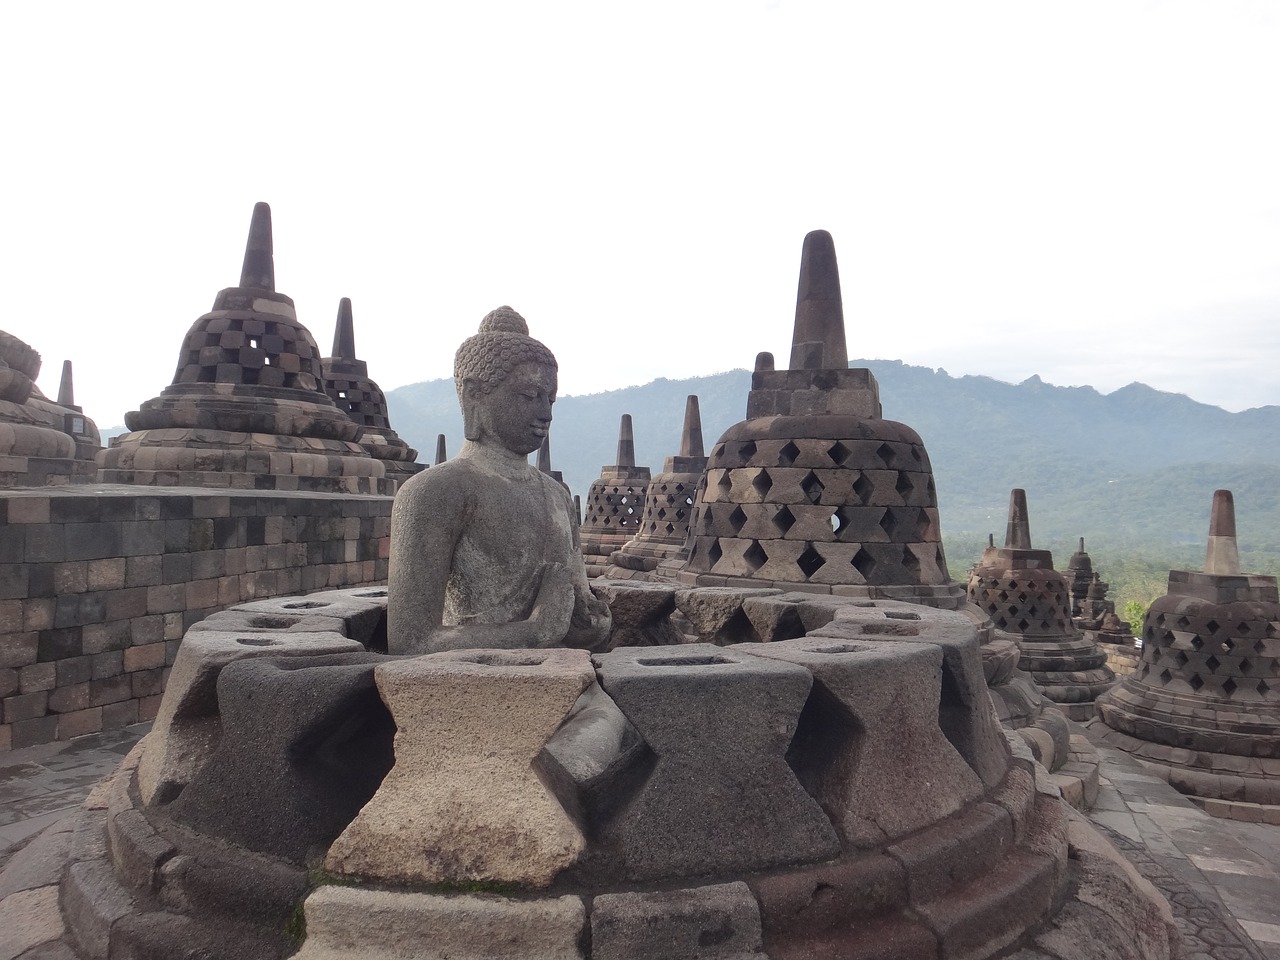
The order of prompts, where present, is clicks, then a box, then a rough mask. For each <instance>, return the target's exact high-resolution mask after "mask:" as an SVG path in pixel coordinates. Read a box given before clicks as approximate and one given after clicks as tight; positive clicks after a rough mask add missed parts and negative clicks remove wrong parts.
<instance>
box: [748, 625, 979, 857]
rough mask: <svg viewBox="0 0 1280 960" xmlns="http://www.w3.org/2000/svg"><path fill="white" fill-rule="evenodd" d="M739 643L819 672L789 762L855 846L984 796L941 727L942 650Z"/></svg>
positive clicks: (893, 835)
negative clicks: (939, 714) (939, 718)
mask: <svg viewBox="0 0 1280 960" xmlns="http://www.w3.org/2000/svg"><path fill="white" fill-rule="evenodd" d="M731 649H733V650H736V651H739V652H741V653H744V654H747V655H749V656H759V657H767V658H770V659H776V660H782V661H786V662H789V663H794V664H797V665H798V666H801V667H804V668H805V669H806V670H808V671H809V672H810V673H811V674H813V678H814V685H813V690H812V692H811V693H810V694H809V699H808V701H807V702H806V704H805V708H804V712H803V713H801V715H800V721H799V725H798V728H797V730H796V734H795V737H794V738H793V739H792V741H791V745H790V747H789V748H788V751H787V759H788V762H789V763H790V764H791V767H792V769H794V770H795V771H796V774H797V776H798V777H799V778H800V782H801V783H802V784H803V785H804V787H805V790H806V791H807V792H808V793H809V795H810V796H812V797H814V798H815V799H816V800H817V801H818V803H819V804H821V806H822V809H823V811H824V812H825V813H826V814H827V816H828V817H829V818H830V819H831V822H832V823H833V824H835V827H836V830H837V831H839V833H840V837H841V840H842V841H843V843H844V845H845V846H846V847H855V848H871V847H877V846H880V845H882V844H884V843H886V842H889V841H892V840H896V839H897V838H899V837H901V836H904V835H905V834H907V833H910V832H912V831H914V830H918V829H920V828H922V827H925V826H928V825H929V824H931V823H933V822H934V821H936V820H941V819H942V818H944V817H947V816H950V815H951V814H953V813H955V812H957V811H958V810H959V809H960V808H961V807H963V806H964V805H965V804H967V803H969V802H971V801H973V800H975V799H977V798H978V797H979V796H981V794H982V781H981V780H980V779H979V778H978V776H977V774H976V773H974V771H973V770H971V769H970V768H969V766H968V764H966V763H965V760H964V758H963V757H961V756H960V754H959V753H958V752H957V751H956V749H955V747H954V746H952V745H951V743H950V742H948V740H947V738H946V737H945V736H943V733H942V730H941V728H940V727H939V726H938V713H939V708H940V705H941V698H942V650H941V649H940V648H939V647H935V646H929V645H925V644H913V643H894V642H892V641H879V642H867V641H861V642H859V641H853V640H845V641H831V640H825V639H821V638H816V637H815V638H802V639H797V640H786V641H782V642H778V643H764V644H742V645H739V646H735V647H732V648H731Z"/></svg>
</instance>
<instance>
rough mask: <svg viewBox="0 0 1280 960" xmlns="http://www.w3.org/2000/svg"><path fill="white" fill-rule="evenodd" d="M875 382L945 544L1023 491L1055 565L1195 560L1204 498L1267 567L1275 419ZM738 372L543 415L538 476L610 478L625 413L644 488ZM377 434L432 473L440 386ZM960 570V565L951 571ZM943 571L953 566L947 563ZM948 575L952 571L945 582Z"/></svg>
mask: <svg viewBox="0 0 1280 960" xmlns="http://www.w3.org/2000/svg"><path fill="white" fill-rule="evenodd" d="M850 366H853V367H864V366H865V367H869V368H870V369H871V370H872V372H873V373H874V374H875V376H876V379H877V380H878V381H879V382H880V398H881V402H882V404H883V407H884V415H885V417H886V418H888V419H891V420H898V421H901V422H903V423H905V424H907V425H908V426H910V427H912V428H914V429H915V430H916V432H917V433H919V434H920V437H921V439H922V440H923V441H924V443H925V447H926V449H927V450H928V451H929V456H930V459H931V461H932V463H933V469H934V474H935V477H936V479H937V485H938V497H939V506H940V509H941V514H942V528H943V534H944V535H945V536H946V537H947V539H948V541H956V540H959V541H962V542H965V543H970V542H975V543H976V541H977V540H978V538H982V539H983V540H985V537H986V534H987V533H994V534H996V538H997V540H998V541H1003V536H1004V525H1005V515H1006V510H1007V506H1008V502H1009V490H1010V489H1011V488H1012V487H1015V486H1017V487H1024V488H1025V489H1026V490H1027V496H1028V499H1029V508H1030V513H1031V522H1032V536H1033V538H1034V540H1035V541H1036V545H1037V546H1044V547H1047V548H1050V549H1053V550H1055V552H1056V553H1058V555H1059V557H1058V565H1059V567H1060V568H1061V567H1062V566H1063V565H1065V562H1066V556H1065V555H1062V554H1063V551H1064V550H1065V551H1066V553H1068V554H1069V553H1070V549H1071V546H1072V545H1074V542H1075V538H1076V537H1078V536H1084V537H1086V538H1087V541H1088V543H1089V544H1090V549H1091V550H1092V549H1093V548H1094V547H1095V546H1097V547H1100V548H1102V549H1103V550H1104V551H1105V550H1107V549H1116V548H1127V547H1133V546H1150V545H1158V546H1165V545H1167V546H1179V547H1181V548H1185V549H1186V550H1187V551H1190V552H1194V550H1195V548H1196V547H1198V546H1201V545H1203V543H1204V538H1205V536H1206V534H1207V531H1208V522H1209V519H1208V518H1209V502H1210V498H1211V496H1212V493H1213V491H1214V490H1215V489H1217V488H1218V487H1226V488H1229V489H1231V490H1233V491H1234V492H1235V499H1236V513H1237V519H1238V523H1239V530H1240V537H1241V548H1242V551H1244V552H1245V553H1247V554H1250V555H1263V556H1266V555H1270V556H1272V557H1276V556H1280V407H1277V406H1268V407H1259V408H1255V409H1252V410H1246V411H1243V412H1242V413H1228V412H1227V411H1225V410H1222V409H1221V408H1219V407H1213V406H1209V405H1208V404H1203V403H1197V402H1196V401H1194V400H1192V399H1190V398H1188V397H1186V396H1183V395H1181V394H1173V393H1164V392H1161V391H1159V390H1154V389H1152V388H1151V387H1148V386H1145V385H1143V384H1140V383H1132V384H1130V385H1129V386H1127V387H1124V388H1122V389H1120V390H1116V391H1115V392H1114V393H1110V394H1105V395H1104V394H1101V393H1099V392H1098V391H1097V390H1094V389H1093V388H1092V387H1057V386H1053V385H1051V384H1047V383H1044V382H1043V381H1042V380H1040V378H1039V377H1031V378H1030V379H1028V380H1025V381H1023V382H1022V383H1019V384H1009V383H1003V382H1001V381H999V380H994V379H992V378H990V377H975V376H965V377H952V376H950V375H949V374H947V372H946V371H944V370H932V369H929V368H927V367H915V366H909V365H907V364H904V363H902V362H900V361H896V360H854V361H852V362H851V363H850ZM750 379H751V377H750V374H749V373H748V372H747V371H745V370H733V371H730V372H728V373H722V374H717V375H714V376H707V377H695V378H692V379H689V380H666V379H660V380H655V381H653V382H652V383H647V384H644V385H643V386H638V387H626V388H624V389H621V390H612V391H609V392H607V393H598V394H590V395H586V396H564V397H561V398H560V400H559V401H558V402H557V403H556V407H555V423H554V425H553V427H552V431H551V445H552V460H553V464H554V466H555V468H556V469H557V470H561V471H563V472H564V477H565V481H566V482H567V483H568V484H569V486H570V487H571V488H572V490H573V491H574V492H575V493H578V494H585V493H586V492H587V489H588V487H589V486H590V484H591V481H592V480H594V479H595V478H596V477H597V476H599V473H600V467H601V466H602V465H604V464H612V463H614V462H616V450H617V441H618V423H619V419H620V418H621V416H622V414H624V413H630V414H631V415H632V418H633V421H634V424H635V444H636V461H637V462H638V463H640V464H648V465H649V466H650V468H651V469H652V470H653V472H654V473H657V472H658V471H660V470H661V469H662V463H663V459H664V458H665V457H667V456H670V455H672V454H674V453H677V452H678V447H679V442H680V427H681V423H682V421H683V416H684V403H685V397H686V396H687V395H688V394H690V393H696V394H697V395H698V398H699V403H700V406H701V410H702V425H703V433H704V436H705V437H706V445H707V449H708V451H709V450H710V448H711V446H712V445H713V444H714V443H715V440H716V438H717V437H719V436H720V434H721V433H722V432H723V431H724V430H725V429H726V428H728V427H729V426H730V425H731V424H733V423H736V422H737V421H739V420H741V419H742V418H743V416H744V413H745V410H746V402H747V391H748V389H749V388H750ZM387 401H388V404H389V406H390V409H391V422H392V424H393V425H394V426H395V428H396V430H397V431H398V432H399V434H400V435H401V436H402V437H403V438H404V439H405V440H407V441H408V442H409V443H410V444H412V445H413V446H415V447H417V449H418V451H419V459H420V460H422V461H424V462H430V461H431V459H432V457H433V456H434V453H435V441H436V435H437V434H439V433H443V434H445V436H446V443H447V446H448V451H449V453H450V454H452V453H455V452H456V451H457V449H458V447H459V446H460V445H461V442H462V418H461V414H460V412H459V410H458V400H457V394H456V393H455V391H454V386H453V381H452V380H433V381H428V382H425V383H416V384H410V385H408V386H404V387H399V388H397V389H395V390H392V391H390V392H389V393H388V394H387ZM956 559H959V558H956ZM953 564H954V561H953ZM957 572H958V571H956V570H953V571H952V573H953V574H956V573H957Z"/></svg>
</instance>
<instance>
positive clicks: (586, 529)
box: [581, 413, 650, 577]
mask: <svg viewBox="0 0 1280 960" xmlns="http://www.w3.org/2000/svg"><path fill="white" fill-rule="evenodd" d="M649 479H650V474H649V468H648V467H638V466H636V444H635V435H634V433H633V432H632V427H631V414H629V413H624V414H623V415H622V422H621V423H620V424H619V426H618V456H617V463H615V464H613V465H611V466H606V467H603V468H601V470H600V476H599V477H598V478H597V479H596V480H595V481H593V482H592V484H591V489H590V490H589V491H587V503H586V515H585V516H584V517H583V518H582V530H581V534H582V558H583V560H584V561H585V562H586V566H587V576H589V577H598V576H600V575H601V574H602V573H604V570H605V564H607V563H608V562H609V555H610V554H612V553H613V552H614V551H615V550H618V549H620V548H621V547H623V546H624V545H625V544H626V543H627V541H628V540H630V539H631V538H632V537H634V536H635V535H636V532H637V531H638V530H639V529H640V517H641V514H642V511H643V510H644V501H645V490H646V489H647V488H648V486H649Z"/></svg>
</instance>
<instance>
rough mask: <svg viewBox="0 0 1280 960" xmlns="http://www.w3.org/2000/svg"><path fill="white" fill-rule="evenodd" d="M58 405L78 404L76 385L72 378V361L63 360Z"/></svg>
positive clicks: (69, 405) (72, 405)
mask: <svg viewBox="0 0 1280 960" xmlns="http://www.w3.org/2000/svg"><path fill="white" fill-rule="evenodd" d="M58 405H59V406H63V407H74V406H75V405H76V390H75V385H74V384H73V383H72V380H71V361H70V360H63V361H62V380H61V381H59V383H58Z"/></svg>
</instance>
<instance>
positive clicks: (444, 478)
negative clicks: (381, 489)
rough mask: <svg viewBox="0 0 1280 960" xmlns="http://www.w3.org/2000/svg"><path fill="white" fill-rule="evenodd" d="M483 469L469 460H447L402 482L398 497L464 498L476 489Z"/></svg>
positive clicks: (415, 498)
mask: <svg viewBox="0 0 1280 960" xmlns="http://www.w3.org/2000/svg"><path fill="white" fill-rule="evenodd" d="M480 476H481V471H480V470H477V469H476V466H475V465H474V464H473V463H471V462H470V461H468V460H446V461H445V462H444V463H438V464H436V465H435V466H433V467H427V469H425V470H422V471H419V472H418V473H415V474H414V475H413V476H412V477H410V478H409V479H408V480H406V481H405V482H404V483H402V484H400V489H399V490H397V491H396V499H397V500H399V499H401V498H403V499H405V500H409V501H412V500H417V499H420V498H424V497H429V498H432V499H438V498H441V497H457V498H463V497H465V496H466V495H467V494H468V493H469V492H471V491H473V490H474V489H475V485H476V481H477V480H478V479H479V478H480Z"/></svg>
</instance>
